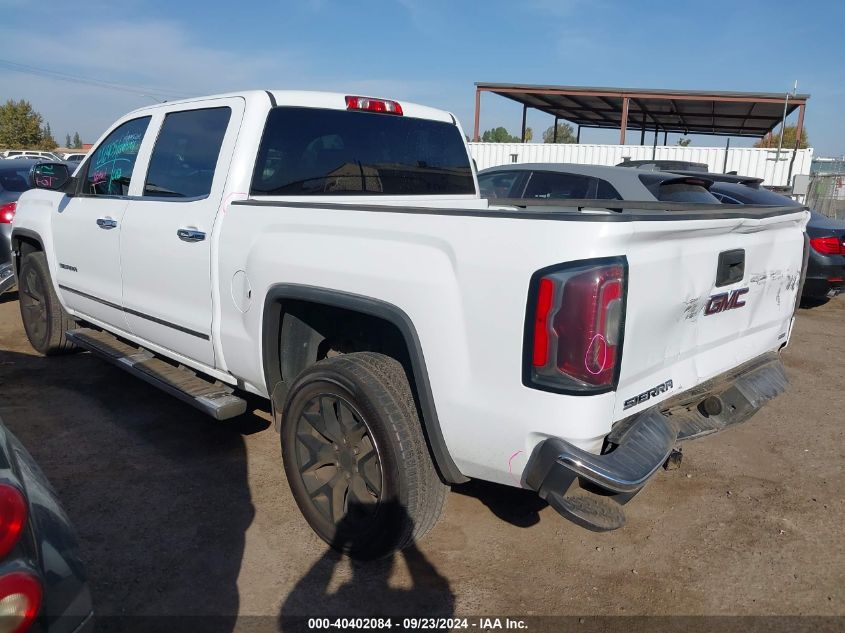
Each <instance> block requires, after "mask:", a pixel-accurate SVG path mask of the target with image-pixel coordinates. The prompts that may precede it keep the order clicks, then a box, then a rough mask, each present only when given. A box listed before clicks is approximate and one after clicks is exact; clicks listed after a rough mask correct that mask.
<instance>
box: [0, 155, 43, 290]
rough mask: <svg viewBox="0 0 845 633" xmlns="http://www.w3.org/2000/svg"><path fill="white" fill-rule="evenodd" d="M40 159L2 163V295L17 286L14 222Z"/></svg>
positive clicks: (0, 210)
mask: <svg viewBox="0 0 845 633" xmlns="http://www.w3.org/2000/svg"><path fill="white" fill-rule="evenodd" d="M38 162H39V159H32V158H22V157H19V158H16V159H15V160H8V161H6V160H4V161H0V293H3V292H6V291H7V290H9V289H10V288H12V287H13V286H14V284H15V275H14V270H13V268H12V242H11V238H12V220H13V219H14V217H15V211H16V209H17V206H18V203H17V200H18V198H19V197H20V195H21V194H22V193H23V192H24V191H26V190H27V189H29V188H30V183H29V171H30V169H32V166H33V165H35V164H37V163H38Z"/></svg>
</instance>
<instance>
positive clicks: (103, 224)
mask: <svg viewBox="0 0 845 633" xmlns="http://www.w3.org/2000/svg"><path fill="white" fill-rule="evenodd" d="M97 226H99V227H100V228H101V229H114V228H117V220H113V219H112V218H97Z"/></svg>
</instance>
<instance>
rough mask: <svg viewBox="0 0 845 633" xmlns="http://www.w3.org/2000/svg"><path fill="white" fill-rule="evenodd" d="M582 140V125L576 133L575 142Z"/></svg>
mask: <svg viewBox="0 0 845 633" xmlns="http://www.w3.org/2000/svg"><path fill="white" fill-rule="evenodd" d="M580 142H581V126H580V125H579V126H578V131H577V132H576V133H575V143H576V144H578V143H580Z"/></svg>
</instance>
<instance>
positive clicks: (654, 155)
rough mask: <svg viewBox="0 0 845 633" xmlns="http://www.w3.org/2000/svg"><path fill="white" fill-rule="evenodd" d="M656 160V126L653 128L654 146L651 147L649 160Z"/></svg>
mask: <svg viewBox="0 0 845 633" xmlns="http://www.w3.org/2000/svg"><path fill="white" fill-rule="evenodd" d="M655 158H657V126H656V125H655V126H654V145H652V146H651V160H654V159H655Z"/></svg>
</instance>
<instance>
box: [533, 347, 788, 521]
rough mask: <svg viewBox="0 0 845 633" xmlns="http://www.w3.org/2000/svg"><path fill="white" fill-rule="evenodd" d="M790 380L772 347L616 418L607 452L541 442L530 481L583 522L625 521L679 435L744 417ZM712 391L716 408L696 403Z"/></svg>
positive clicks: (715, 427) (701, 432)
mask: <svg viewBox="0 0 845 633" xmlns="http://www.w3.org/2000/svg"><path fill="white" fill-rule="evenodd" d="M786 386H787V378H786V373H785V371H784V369H783V365H782V363H781V361H780V358H779V357H778V356H777V355H776V354H767V355H765V356H763V357H760V358H759V359H755V360H754V361H752V362H751V363H748V364H746V365H744V366H743V367H741V368H738V369H736V370H732V371H731V372H728V373H727V374H725V375H724V376H720V377H717V378H715V379H713V380H710V381H708V382H707V383H706V384H705V385H701V386H699V387H696V388H694V389H692V390H690V392H687V393H684V394H681V395H680V396H678V397H677V398H674V399H672V401H670V402H667V403H661V404H659V405H657V406H655V407H652V408H651V409H647V410H646V411H643V412H642V413H639V414H637V415H635V416H633V417H631V418H628V419H626V420H624V421H622V422H620V423H618V424H617V425H616V426H615V427H614V429H613V431H612V432H611V433H610V434H609V435H608V437H607V439H608V445H609V446H612V447H613V449H612V450H611V451H609V452H606V453H604V454H602V455H596V454H594V453H588V452H587V451H584V450H582V449H580V448H578V447H577V446H574V445H572V444H570V443H569V442H567V441H566V440H563V439H561V438H558V437H552V438H549V439H547V440H544V441H542V442H540V443H539V444H538V445H537V447H536V448H535V449H534V452H533V453H532V455H531V458H530V459H529V461H528V465H527V466H526V469H525V484H526V486H528V487H529V488H531V489H532V490H536V491H537V493H538V494H539V495H540V496H541V497H542V498H543V499H545V500H546V501H548V502H549V505H551V506H552V507H553V508H554V509H555V510H557V512H558V513H559V514H561V515H562V516H564V517H566V518H567V519H570V520H571V521H574V522H575V523H577V524H579V525H581V526H583V527H586V528H588V529H591V530H594V531H607V530H613V529H616V528H619V527H622V526H623V525H624V524H625V515H624V513H623V511H622V507H621V506H622V505H624V504H626V503H627V502H628V501H630V500H631V499H632V498H633V497H634V495H636V494H637V492H639V491H640V490H641V489H642V487H643V486H644V485H645V484H646V482H647V481H648V480H649V479H650V478H651V477H652V476H653V475H654V474H655V473H656V472H657V470H658V469H659V468H660V466H662V465H663V464H664V463H665V462H666V460H667V458H668V457H669V455H670V453H671V452H672V449H673V448H674V446H675V444H676V442H678V441H679V440H682V439H690V438H692V437H697V436H699V435H704V434H707V433H713V432H716V431H719V430H721V429H723V428H725V427H727V426H731V425H734V424H738V423H740V422H744V421H745V420H747V419H748V418H750V417H751V416H752V415H754V413H756V412H757V411H759V410H760V408H761V407H762V406H763V405H764V404H765V403H766V402H768V401H769V400H771V399H772V398H774V397H775V396H777V395H778V394H780V393H781V392H783V391H784V390H785V389H786ZM710 398H714V399H716V400H718V402H719V405H720V406H719V407H717V408H718V409H719V412H718V413H716V414H715V415H714V414H712V413H713V412H715V411H716V407H713V406H710V407H699V406H698V405H699V404H700V403H702V402H703V401H704V400H706V399H710ZM673 403H674V404H673ZM667 404H668V405H671V406H669V407H668V408H667ZM708 404H711V405H712V402H711V403H708ZM708 410H709V411H710V412H711V414H708Z"/></svg>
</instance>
